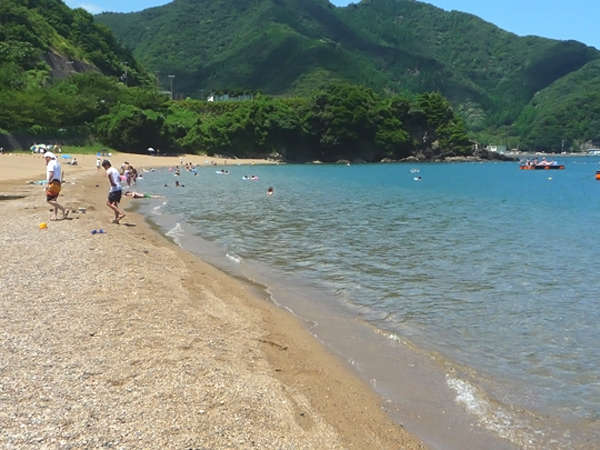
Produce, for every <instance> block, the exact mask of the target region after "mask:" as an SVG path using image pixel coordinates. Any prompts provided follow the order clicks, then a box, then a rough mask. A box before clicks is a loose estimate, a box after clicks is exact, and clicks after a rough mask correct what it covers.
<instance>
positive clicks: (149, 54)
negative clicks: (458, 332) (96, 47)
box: [98, 0, 600, 148]
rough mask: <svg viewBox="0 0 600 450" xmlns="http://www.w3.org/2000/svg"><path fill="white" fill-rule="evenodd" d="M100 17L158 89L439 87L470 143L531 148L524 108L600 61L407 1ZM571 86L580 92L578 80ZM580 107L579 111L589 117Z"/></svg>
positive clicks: (211, 6)
mask: <svg viewBox="0 0 600 450" xmlns="http://www.w3.org/2000/svg"><path fill="white" fill-rule="evenodd" d="M98 20H99V21H101V22H103V23H105V24H107V25H108V26H109V27H110V28H111V29H112V30H113V31H114V32H115V33H116V35H117V36H118V37H119V38H120V39H121V40H122V41H123V42H124V43H126V44H127V45H128V46H130V47H131V48H133V49H134V50H133V51H134V54H135V55H136V57H137V58H139V60H140V61H142V62H143V63H144V64H145V65H146V66H147V67H149V68H150V69H151V70H154V71H157V72H159V73H160V79H161V81H162V84H163V86H165V87H167V81H168V80H167V78H166V74H175V75H176V78H175V82H176V83H175V84H176V89H177V91H178V92H179V93H180V94H181V95H190V96H195V97H201V96H205V95H206V94H208V93H209V92H212V91H215V90H228V89H255V90H260V91H261V92H265V93H271V94H281V93H288V94H289V93H293V94H296V95H297V94H302V95H310V94H312V93H313V92H315V90H317V89H319V88H320V87H322V86H324V85H326V84H327V83H329V82H330V81H331V80H346V81H348V82H351V83H354V84H360V85H365V86H369V87H371V88H372V89H374V90H375V91H376V92H387V93H391V94H403V95H408V94H410V93H412V94H415V93H423V92H428V91H439V92H441V93H442V94H443V95H444V96H445V97H447V98H449V99H450V101H451V102H452V103H453V104H454V105H455V106H456V108H457V111H459V112H460V114H461V116H462V117H463V119H464V120H465V122H466V124H467V126H468V127H469V129H470V130H471V131H472V133H474V134H473V135H474V136H475V135H476V136H477V137H478V138H479V139H483V140H486V139H497V138H499V137H505V138H506V139H510V138H512V140H513V141H515V142H519V138H520V137H527V138H526V140H525V145H527V146H528V147H530V148H534V147H535V146H536V145H537V140H536V136H537V135H536V134H535V133H533V134H532V133H527V136H525V130H524V129H523V126H517V127H513V125H514V123H515V121H516V120H517V118H518V117H519V116H520V115H522V114H523V113H526V112H527V111H526V110H524V108H526V106H527V105H528V103H529V102H530V101H532V100H533V98H534V96H535V95H536V93H537V92H539V91H542V90H544V89H547V88H550V87H551V86H552V84H553V83H554V82H557V81H558V80H561V79H562V78H563V77H565V76H566V75H568V74H571V73H574V72H576V71H578V70H580V69H581V68H582V67H584V66H585V65H586V64H588V63H590V62H591V61H594V60H597V59H598V58H600V52H598V50H596V49H593V48H591V47H587V46H585V45H583V44H581V43H579V42H575V41H556V40H551V39H544V38H539V37H534V36H527V37H519V36H516V35H514V34H512V33H508V32H505V31H503V30H501V29H499V28H498V27H496V26H494V25H492V24H490V23H487V22H485V21H483V20H481V19H479V18H477V17H475V16H473V15H469V14H464V13H460V12H456V11H452V12H446V11H443V10H441V9H439V8H436V7H433V6H431V5H429V4H426V3H421V2H418V1H414V0H362V1H360V2H358V3H357V4H351V5H349V6H347V7H345V8H335V7H334V6H333V5H331V4H330V3H329V2H328V1H327V0H251V1H250V0H245V1H234V0H193V1H192V0H175V1H173V2H172V3H170V4H167V5H165V6H162V7H158V8H152V9H149V10H146V11H142V12H139V13H132V14H102V15H100V16H98ZM594 76H596V75H595V74H593V73H592V72H590V71H584V72H583V75H582V76H579V77H578V78H579V80H580V82H581V84H582V85H586V84H588V83H592V84H594V83H595V81H593V80H592V79H590V78H589V77H594ZM582 77H585V80H584V79H582ZM572 90H573V93H572V95H579V96H581V95H584V94H585V91H583V90H582V89H581V88H578V87H577V86H576V85H573V86H572ZM577 90H579V93H578V94H575V91H577ZM551 92H554V93H556V94H560V92H559V91H557V90H552V89H551ZM556 101H557V103H562V102H564V101H566V100H564V99H560V98H557V99H556ZM585 108H586V109H585V111H584V112H583V114H588V115H589V114H594V113H595V112H594V110H593V109H587V108H588V103H586V104H585ZM529 114H530V115H531V112H529ZM557 119H558V118H557ZM537 120H545V119H537ZM519 123H520V125H523V124H524V122H523V120H521V119H519ZM572 131H573V132H575V130H572ZM581 131H582V130H581V127H579V128H578V129H577V132H581ZM563 134H564V133H563ZM567 134H569V135H572V134H573V133H567ZM583 134H584V135H586V136H587V135H590V134H593V132H592V130H591V128H586V130H585V131H584V132H583ZM580 138H583V136H580ZM574 139H575V138H574ZM540 145H543V143H542V142H540Z"/></svg>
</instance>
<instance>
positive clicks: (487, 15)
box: [65, 0, 600, 50]
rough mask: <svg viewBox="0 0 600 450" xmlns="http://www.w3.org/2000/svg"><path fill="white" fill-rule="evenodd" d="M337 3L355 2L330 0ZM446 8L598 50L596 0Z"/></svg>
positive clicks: (73, 1) (472, 2)
mask: <svg viewBox="0 0 600 450" xmlns="http://www.w3.org/2000/svg"><path fill="white" fill-rule="evenodd" d="M65 3H66V4H67V5H69V6H70V7H71V8H77V7H81V8H84V9H86V10H88V11H89V12H91V13H92V14H97V13H100V12H103V11H113V12H131V11H140V10H142V9H146V8H151V7H153V6H159V5H164V4H165V3H169V0H127V1H123V0H66V1H65ZM331 3H333V4H334V5H337V6H346V5H347V4H349V3H354V2H351V1H348V0H332V1H331ZM426 3H430V4H432V5H434V6H437V7H439V8H442V9H445V10H447V11H451V10H457V11H463V12H467V13H470V14H474V15H476V16H479V17H481V18H482V19H483V20H486V21H488V22H491V23H493V24H495V25H497V26H499V27H500V28H502V29H504V30H506V31H510V32H512V33H516V34H518V35H520V36H525V35H530V34H533V35H537V36H543V37H548V38H553V39H562V40H566V39H575V40H577V41H580V42H583V43H585V44H587V45H591V46H593V47H596V48H597V49H599V50H600V27H599V26H598V25H599V24H600V3H599V2H598V0H569V1H568V2H565V1H564V0H502V1H490V0H428V1H427V2H426Z"/></svg>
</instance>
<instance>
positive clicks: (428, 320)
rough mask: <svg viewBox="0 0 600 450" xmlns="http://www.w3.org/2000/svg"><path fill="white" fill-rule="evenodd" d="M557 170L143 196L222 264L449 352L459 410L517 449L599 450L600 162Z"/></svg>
mask: <svg viewBox="0 0 600 450" xmlns="http://www.w3.org/2000/svg"><path fill="white" fill-rule="evenodd" d="M560 162H561V163H564V164H566V166H567V168H566V170H562V171H521V170H519V169H518V164H517V163H457V164H385V165H352V166H339V165H322V166H320V165H282V166H233V167H230V168H229V169H230V171H231V174H230V175H218V174H216V172H215V168H214V167H202V168H199V169H198V175H197V176H194V175H193V174H192V173H190V172H186V171H183V172H182V174H181V176H180V177H177V178H175V177H174V176H173V173H172V172H169V171H167V170H159V171H156V172H151V173H147V174H145V178H144V180H143V181H142V182H140V185H139V186H138V188H140V189H139V190H142V189H143V190H144V191H146V192H152V193H157V194H163V195H165V196H166V197H167V198H166V201H163V200H144V202H146V203H145V210H146V213H147V214H148V215H149V217H150V218H151V219H152V217H154V219H152V220H155V221H156V222H157V223H158V224H159V225H160V226H163V227H164V231H165V232H167V231H170V232H171V235H173V236H175V235H177V233H180V234H181V235H184V234H187V235H189V236H195V237H198V238H199V239H200V240H201V242H204V243H205V244H206V248H209V247H210V249H211V252H212V255H213V256H215V257H216V259H217V260H213V261H211V262H213V263H216V264H217V265H218V264H219V262H218V258H219V257H220V258H221V259H222V262H223V266H224V267H225V268H226V266H228V265H229V266H235V265H236V264H237V265H242V264H245V265H246V267H249V268H251V267H257V268H258V267H260V273H261V274H262V275H263V277H262V278H261V282H262V283H265V284H269V276H270V277H271V279H273V281H275V279H277V282H278V283H284V284H285V283H286V282H288V281H289V283H290V286H291V285H292V284H294V285H295V286H307V287H308V286H310V289H311V291H310V292H318V293H319V295H318V296H313V297H314V301H323V302H333V303H335V304H337V305H342V306H343V307H344V308H345V309H347V311H349V314H351V315H352V316H354V317H356V318H358V319H360V320H363V321H366V322H367V323H369V324H370V325H371V326H372V327H374V328H375V329H376V330H379V331H381V332H383V333H385V335H386V336H393V337H397V338H398V340H399V341H405V340H406V341H410V342H411V343H412V344H413V345H414V346H415V347H417V348H419V349H422V350H423V351H424V352H429V353H430V354H435V355H437V357H441V358H443V359H444V361H446V363H445V364H444V365H443V366H442V368H441V370H446V371H447V373H446V381H447V386H446V388H447V389H448V391H449V392H450V393H452V395H453V396H455V399H456V401H457V402H458V403H460V404H461V405H462V406H463V407H464V409H465V410H466V411H468V413H469V414H472V415H473V416H475V417H476V419H474V421H475V422H477V421H478V422H479V424H480V425H481V426H483V427H485V428H487V429H488V430H490V431H492V432H496V433H498V434H499V435H501V436H503V437H505V438H508V439H510V440H511V441H512V443H513V444H515V445H516V446H518V447H523V448H527V447H530V448H551V447H556V448H565V447H566V446H568V447H578V446H579V447H582V448H583V447H586V448H589V447H590V446H591V447H595V448H600V444H597V443H598V442H600V434H599V433H598V429H599V426H600V345H599V342H600V326H599V320H600V300H599V298H600V295H599V292H598V287H599V283H598V281H597V277H598V274H597V270H596V268H597V267H598V263H599V259H600V255H599V251H600V250H599V248H598V245H596V243H597V240H598V237H597V236H598V235H597V230H598V226H599V224H600V181H596V180H595V179H594V173H595V171H596V169H600V164H599V159H598V158H570V159H562V160H561V161H560ZM417 171H418V172H417ZM244 175H256V176H258V177H259V179H258V181H245V180H242V176H244ZM419 176H420V177H421V180H420V181H416V180H415V177H419ZM176 179H177V180H179V181H180V182H181V183H183V184H184V185H185V187H183V188H175V187H174V183H175V180H176ZM165 183H167V184H168V187H164V184H165ZM269 186H273V187H274V191H275V194H274V195H273V196H270V197H268V196H266V195H265V193H266V190H267V187H269ZM159 216H160V217H161V219H160V220H159V219H158V217H159ZM165 218H170V219H169V220H167V219H165ZM174 224H176V225H174ZM180 242H183V243H182V245H183V246H186V244H185V242H186V241H185V240H183V241H180ZM189 242H192V241H189ZM189 245H192V244H189ZM193 245H196V246H197V245H198V244H193ZM193 250H195V251H198V252H199V253H201V254H202V249H200V248H194V249H193ZM248 270H250V269H248ZM256 271H257V272H258V271H259V269H256ZM265 274H267V275H265ZM269 274H270V275H269ZM440 355H441V356H440ZM448 367H452V369H451V370H448ZM483 397H485V399H487V400H486V401H484V400H483ZM490 399H493V401H492V402H491V403H490ZM490 404H493V405H494V406H490ZM482 405H484V407H482ZM490 409H493V410H494V411H490ZM485 415H488V416H489V417H485V418H482V417H481V416H485ZM512 415H514V416H515V417H507V416H512ZM477 416H479V417H477ZM516 416H520V417H516ZM517 423H518V424H519V425H518V428H519V429H521V431H520V433H518V435H517V434H515V433H512V432H508V431H507V430H506V429H502V428H503V427H504V428H513V429H514V428H516V427H517V425H515V424H517Z"/></svg>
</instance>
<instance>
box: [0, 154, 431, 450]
mask: <svg viewBox="0 0 600 450" xmlns="http://www.w3.org/2000/svg"><path fill="white" fill-rule="evenodd" d="M10 157H12V158H17V157H16V156H14V155H13V156H7V155H4V156H0V175H4V176H0V180H6V179H7V178H11V177H10V175H12V176H13V177H14V173H15V169H14V167H15V166H18V165H19V164H16V163H15V160H14V159H13V160H11V164H8V163H7V161H8V160H6V159H3V158H10ZM22 158H23V161H21V163H23V164H25V165H28V164H31V166H32V167H31V174H30V175H31V178H32V179H36V177H34V176H33V175H34V174H37V172H36V171H38V170H39V173H43V170H44V168H43V160H41V159H36V158H32V157H30V156H29V155H27V156H23V157H22ZM26 158H29V159H28V160H27V159H26ZM83 160H84V164H87V166H84V167H80V168H78V170H77V171H71V173H70V174H69V171H68V169H67V175H66V178H67V180H66V181H67V182H66V183H65V184H64V185H63V192H62V194H61V196H60V197H59V200H60V201H61V202H62V203H63V204H64V205H66V206H67V207H70V208H72V209H73V210H74V212H73V213H72V214H71V218H70V219H69V220H62V221H57V222H49V221H48V218H49V217H50V216H51V213H50V212H49V208H48V205H47V204H46V203H45V197H44V194H43V191H42V188H41V187H40V186H37V185H27V184H26V183H25V181H26V180H25V179H21V180H11V181H3V182H0V211H1V212H2V214H0V249H1V251H2V257H3V258H2V264H0V447H1V448H104V447H108V448H181V449H184V448H255V447H256V448H294V449H296V448H315V449H316V448H318V449H323V448H411V449H412V448H423V447H422V444H421V443H420V442H419V441H418V440H417V439H415V438H414V437H412V436H410V435H409V434H408V433H406V432H405V431H404V430H403V429H402V428H401V427H400V426H398V425H395V424H393V423H392V422H391V421H390V420H389V418H388V417H387V416H386V415H385V414H384V413H383V412H382V410H381V408H380V404H379V399H378V398H377V397H376V396H375V395H374V394H373V393H372V392H371V391H370V390H369V388H368V387H367V386H366V385H365V384H363V383H362V382H361V381H359V380H358V379H357V378H356V377H355V376H354V375H353V374H352V373H351V372H350V371H348V369H347V368H346V367H345V366H344V364H342V363H341V362H340V361H338V360H337V359H336V358H335V357H333V356H331V355H329V354H328V353H327V352H326V351H325V350H324V349H323V348H322V347H321V346H319V344H317V343H316V341H315V340H314V339H313V338H312V337H311V336H310V334H309V333H308V332H306V331H305V330H304V329H303V328H302V327H301V325H300V324H299V323H297V322H296V320H295V319H294V318H293V317H291V316H290V315H289V314H287V313H285V312H283V311H281V310H278V309H277V308H275V307H273V306H272V305H270V304H268V302H267V301H265V300H263V299H260V298H257V297H256V296H255V295H254V294H253V293H252V291H251V289H250V288H249V287H248V286H246V285H244V284H243V283H241V282H239V281H238V280H234V279H233V278H231V277H229V276H227V275H226V274H224V273H222V272H220V271H218V270H216V269H214V268H213V267H211V266H209V265H207V264H204V263H203V262H202V261H199V260H198V259H197V258H195V257H193V256H192V255H189V254H187V253H185V252H184V251H182V250H180V249H179V248H177V247H176V246H175V245H173V244H172V243H170V242H169V241H167V240H166V239H165V238H163V237H162V236H160V235H159V234H158V233H156V232H155V231H153V230H151V229H150V228H149V227H148V226H147V225H146V224H145V223H144V221H143V219H142V218H141V217H139V216H137V215H135V214H133V213H128V216H127V217H126V218H125V219H124V220H123V221H122V223H121V225H115V224H111V223H110V218H111V216H110V211H109V210H108V208H106V206H104V201H105V196H106V192H107V186H106V181H105V179H104V177H102V175H101V174H100V173H98V172H96V169H95V166H94V165H93V161H95V158H83ZM144 161H146V160H145V159H143V158H141V157H140V159H138V160H136V163H137V165H138V167H139V166H141V165H142V164H144ZM15 164H16V165H15ZM8 168H10V169H8ZM26 172H27V171H25V172H19V175H25V173H26ZM97 185H98V187H96V186H97ZM9 194H10V195H16V196H21V195H22V196H24V197H23V198H16V199H14V198H12V197H8V195H9ZM7 198H11V199H7ZM131 201H133V202H135V201H139V200H131ZM129 202H130V201H129V200H127V201H124V202H123V206H125V207H127V206H128V204H129ZM79 208H85V213H83V212H78V209H79ZM59 216H60V214H59ZM41 222H47V223H48V228H47V229H42V230H41V229H40V228H39V224H40V223H41ZM100 228H102V229H103V231H105V232H104V233H96V234H92V233H91V230H98V229H100Z"/></svg>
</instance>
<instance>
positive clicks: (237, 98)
mask: <svg viewBox="0 0 600 450" xmlns="http://www.w3.org/2000/svg"><path fill="white" fill-rule="evenodd" d="M253 98H254V95H252V94H240V95H233V94H232V95H229V94H228V93H224V94H221V95H217V94H211V95H210V96H208V97H207V99H206V101H207V102H228V101H229V102H241V101H243V100H252V99H253Z"/></svg>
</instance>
